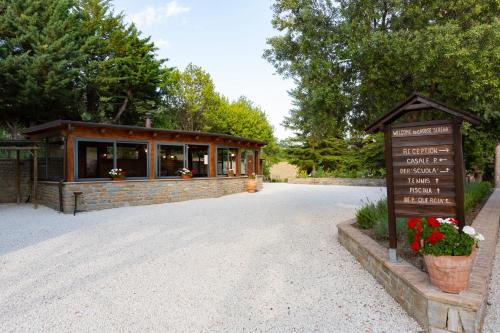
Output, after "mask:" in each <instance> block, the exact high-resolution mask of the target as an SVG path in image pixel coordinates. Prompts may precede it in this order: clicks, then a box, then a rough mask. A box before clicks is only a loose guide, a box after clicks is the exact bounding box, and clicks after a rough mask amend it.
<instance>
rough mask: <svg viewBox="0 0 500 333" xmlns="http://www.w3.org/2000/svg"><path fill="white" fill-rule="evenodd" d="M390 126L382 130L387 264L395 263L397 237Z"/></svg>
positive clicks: (396, 259)
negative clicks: (385, 192)
mask: <svg viewBox="0 0 500 333" xmlns="http://www.w3.org/2000/svg"><path fill="white" fill-rule="evenodd" d="M391 130H392V126H391V125H387V126H385V128H384V142H385V149H384V151H385V164H386V175H385V179H386V185H387V213H388V218H389V220H388V223H389V228H388V229H389V262H391V263H397V262H398V258H397V253H396V249H397V245H398V244H397V242H398V241H397V236H396V214H395V213H394V172H393V161H392V134H391Z"/></svg>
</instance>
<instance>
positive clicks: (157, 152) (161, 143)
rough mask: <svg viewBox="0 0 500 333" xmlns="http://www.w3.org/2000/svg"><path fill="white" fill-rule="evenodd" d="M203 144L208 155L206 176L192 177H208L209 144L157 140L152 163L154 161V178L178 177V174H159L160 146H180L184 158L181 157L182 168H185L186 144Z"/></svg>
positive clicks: (187, 161)
mask: <svg viewBox="0 0 500 333" xmlns="http://www.w3.org/2000/svg"><path fill="white" fill-rule="evenodd" d="M190 145H191V146H204V147H207V153H208V154H207V155H208V164H207V176H206V177H193V178H210V170H211V168H210V144H208V143H197V142H195V143H188V142H171V141H157V142H156V143H155V158H154V161H155V162H154V163H155V178H157V179H172V178H173V179H175V178H179V176H160V170H159V165H158V162H159V159H160V158H161V157H160V149H159V148H160V146H176V147H182V153H183V155H184V158H183V159H182V165H183V168H187V167H188V166H189V157H188V153H189V148H188V146H190Z"/></svg>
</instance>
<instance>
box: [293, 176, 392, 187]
mask: <svg viewBox="0 0 500 333" xmlns="http://www.w3.org/2000/svg"><path fill="white" fill-rule="evenodd" d="M288 183H290V184H309V185H345V186H385V179H370V178H292V179H288Z"/></svg>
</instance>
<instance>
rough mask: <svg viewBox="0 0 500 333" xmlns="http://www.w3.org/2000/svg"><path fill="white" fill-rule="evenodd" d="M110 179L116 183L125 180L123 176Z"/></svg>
mask: <svg viewBox="0 0 500 333" xmlns="http://www.w3.org/2000/svg"><path fill="white" fill-rule="evenodd" d="M111 179H112V180H113V181H115V182H116V181H120V180H125V177H123V176H120V177H111Z"/></svg>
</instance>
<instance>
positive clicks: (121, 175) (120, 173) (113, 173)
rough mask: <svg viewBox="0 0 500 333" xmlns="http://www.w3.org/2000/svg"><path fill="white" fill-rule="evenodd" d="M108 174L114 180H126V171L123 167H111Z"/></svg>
mask: <svg viewBox="0 0 500 333" xmlns="http://www.w3.org/2000/svg"><path fill="white" fill-rule="evenodd" d="M108 174H109V176H110V177H111V179H112V180H125V171H124V170H122V169H111V170H109V172H108Z"/></svg>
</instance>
